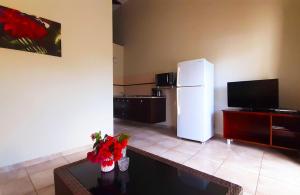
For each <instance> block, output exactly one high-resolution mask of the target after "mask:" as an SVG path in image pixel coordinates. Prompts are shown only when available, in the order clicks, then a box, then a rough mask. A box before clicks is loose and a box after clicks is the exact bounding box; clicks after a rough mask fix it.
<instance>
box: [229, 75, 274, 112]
mask: <svg viewBox="0 0 300 195" xmlns="http://www.w3.org/2000/svg"><path fill="white" fill-rule="evenodd" d="M227 94H228V107H241V108H251V109H255V108H257V109H272V108H278V107H279V105H278V104H279V90H278V79H268V80H255V81H240V82H229V83H227Z"/></svg>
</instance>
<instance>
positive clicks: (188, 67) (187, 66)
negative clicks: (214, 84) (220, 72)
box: [177, 58, 213, 87]
mask: <svg viewBox="0 0 300 195" xmlns="http://www.w3.org/2000/svg"><path fill="white" fill-rule="evenodd" d="M210 66H213V65H212V64H211V63H210V62H208V61H207V60H206V59H204V58H202V59H196V60H189V61H184V62H179V63H178V69H177V87H193V86H205V82H207V77H208V76H209V75H210V74H211V72H212V71H213V69H212V68H210Z"/></svg>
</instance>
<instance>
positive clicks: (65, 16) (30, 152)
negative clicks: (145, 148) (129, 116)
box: [0, 0, 113, 167]
mask: <svg viewBox="0 0 300 195" xmlns="http://www.w3.org/2000/svg"><path fill="white" fill-rule="evenodd" d="M1 5H3V6H7V7H11V8H14V9H18V10H20V11H23V12H25V13H29V14H35V15H37V16H41V17H44V18H48V19H51V20H54V21H57V22H60V23H61V24H62V55H63V57H61V58H59V57H53V56H48V55H40V54H34V53H29V52H23V51H17V50H9V49H3V48H0V56H1V60H0V89H1V90H0V108H1V109H0V167H1V166H5V165H9V164H13V163H17V162H21V161H25V160H29V159H33V158H37V157H41V156H45V155H49V154H51V153H57V152H60V151H64V150H68V149H72V148H75V147H80V146H84V145H87V144H91V140H90V137H89V136H90V133H92V132H93V131H96V130H105V131H106V133H109V134H112V128H113V117H112V94H113V88H112V74H113V73H112V50H113V48H112V5H111V1H109V0H105V1H99V0H88V1H79V0H75V1H74V0H51V1H40V0H27V1H19V0H2V1H1Z"/></svg>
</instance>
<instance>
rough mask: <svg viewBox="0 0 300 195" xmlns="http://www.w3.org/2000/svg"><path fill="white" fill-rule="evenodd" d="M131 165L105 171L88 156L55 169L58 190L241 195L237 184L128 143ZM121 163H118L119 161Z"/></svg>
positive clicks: (61, 194)
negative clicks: (122, 169) (129, 145)
mask: <svg viewBox="0 0 300 195" xmlns="http://www.w3.org/2000/svg"><path fill="white" fill-rule="evenodd" d="M127 156H128V157H129V158H130V164H129V169H128V170H127V171H125V172H121V171H119V168H118V167H117V165H116V167H115V169H114V170H113V171H111V172H109V173H101V171H100V167H99V165H98V164H92V163H90V162H89V161H87V160H81V161H78V162H75V163H71V164H68V165H65V166H62V167H59V168H57V169H55V170H54V180H55V194H56V195H69V194H93V195H96V194H99V195H200V194H205V195H214V194H216V195H223V194H224V195H225V194H226V195H240V194H242V188H241V187H240V186H238V185H236V184H233V183H230V182H228V181H225V180H222V179H220V178H217V177H214V176H211V175H208V174H206V173H203V172H200V171H197V170H194V169H192V168H189V167H186V166H184V165H181V164H178V163H175V162H172V161H169V160H166V159H163V158H161V157H159V156H156V155H153V154H150V153H147V152H145V151H142V150H140V149H137V148H133V147H128V150H127ZM116 164H117V163H116Z"/></svg>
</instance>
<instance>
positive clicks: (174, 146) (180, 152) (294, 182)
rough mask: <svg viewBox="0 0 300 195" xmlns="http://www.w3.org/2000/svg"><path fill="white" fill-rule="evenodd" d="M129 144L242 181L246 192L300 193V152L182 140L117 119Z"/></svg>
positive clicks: (118, 128) (170, 131) (168, 131)
mask: <svg viewBox="0 0 300 195" xmlns="http://www.w3.org/2000/svg"><path fill="white" fill-rule="evenodd" d="M118 132H126V133H128V134H130V135H131V139H130V141H129V145H131V146H134V147H137V148H140V149H143V150H145V151H147V152H150V153H153V154H156V155H159V156H162V157H164V158H167V159H169V160H172V161H176V162H178V163H182V164H184V165H186V166H189V167H192V168H194V169H197V170H199V171H202V172H205V173H208V174H211V175H214V176H216V177H218V178H222V179H224V180H227V181H230V182H233V183H236V184H239V185H241V186H242V187H243V192H244V193H243V194H247V195H248V194H251V195H253V194H259V195H261V194H264V195H275V194H289V195H292V194H295V195H296V194H297V195H299V194H300V154H299V153H298V152H291V151H280V150H275V149H270V148H265V147H258V146H256V145H248V144H241V143H235V142H233V143H232V144H231V145H227V144H226V140H224V139H221V138H213V139H211V140H210V141H208V142H206V143H205V144H200V143H198V142H193V141H188V140H183V139H178V138H177V137H176V131H175V130H174V129H168V128H162V127H153V126H146V125H144V124H138V123H132V122H130V123H129V122H121V121H117V122H116V121H115V133H116V134H117V133H118Z"/></svg>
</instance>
